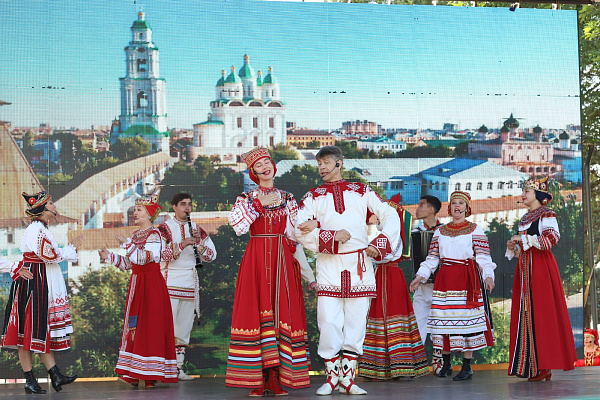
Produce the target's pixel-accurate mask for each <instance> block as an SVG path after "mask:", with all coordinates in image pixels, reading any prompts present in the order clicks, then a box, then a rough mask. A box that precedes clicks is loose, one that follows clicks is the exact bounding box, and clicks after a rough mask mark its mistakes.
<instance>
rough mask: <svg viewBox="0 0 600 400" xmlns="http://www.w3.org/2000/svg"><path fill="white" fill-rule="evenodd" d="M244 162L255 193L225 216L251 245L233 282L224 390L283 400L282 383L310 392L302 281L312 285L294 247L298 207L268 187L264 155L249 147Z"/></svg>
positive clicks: (271, 169) (269, 169)
mask: <svg viewBox="0 0 600 400" xmlns="http://www.w3.org/2000/svg"><path fill="white" fill-rule="evenodd" d="M243 159H244V161H245V162H246V164H247V165H248V168H249V171H250V178H251V179H252V180H253V181H254V182H256V183H258V185H259V186H258V187H257V188H256V189H254V190H251V191H249V192H245V193H242V194H241V195H240V196H238V198H237V200H236V202H235V205H234V206H233V209H232V211H231V213H230V215H229V223H230V224H231V226H232V227H233V229H234V230H235V232H236V234H237V235H238V236H239V235H243V234H245V233H247V232H250V241H249V242H248V247H247V248H246V252H245V254H244V257H243V258H242V262H241V264H240V268H239V272H238V278H237V283H236V291H235V298H234V303H233V317H232V322H231V343H230V346H229V357H228V361H227V373H226V380H225V384H226V385H227V386H232V387H244V388H249V389H252V391H251V392H250V396H251V397H260V396H263V395H273V394H274V395H277V396H285V395H287V392H286V391H285V390H283V389H282V387H281V384H283V385H285V386H288V387H290V388H304V387H308V386H310V381H309V377H308V370H309V354H308V336H307V333H306V315H305V310H304V297H303V294H302V286H301V281H300V276H301V275H302V276H303V277H304V278H305V279H306V280H307V281H308V282H310V283H311V286H309V287H311V289H312V288H313V287H314V286H315V285H316V284H315V283H314V281H315V279H314V275H313V273H312V270H311V269H310V267H309V266H308V264H307V263H306V258H305V257H304V251H303V249H302V247H300V246H299V245H297V244H296V242H294V241H293V233H294V225H295V223H296V218H297V213H298V205H297V203H296V200H295V199H294V197H293V195H292V194H291V193H288V192H284V191H282V190H279V189H277V188H275V187H274V186H273V178H274V176H275V173H276V171H277V169H276V167H275V164H274V163H273V160H272V159H271V157H270V155H269V152H268V150H267V149H266V148H261V147H258V148H255V149H254V150H252V151H250V152H248V153H246V154H244V155H243ZM296 258H297V259H298V260H297V259H296ZM299 260H300V262H299Z"/></svg>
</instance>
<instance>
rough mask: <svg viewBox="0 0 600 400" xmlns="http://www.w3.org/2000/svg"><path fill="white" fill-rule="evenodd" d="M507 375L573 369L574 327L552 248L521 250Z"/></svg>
mask: <svg viewBox="0 0 600 400" xmlns="http://www.w3.org/2000/svg"><path fill="white" fill-rule="evenodd" d="M509 349H510V353H509V355H510V360H509V361H510V362H509V371H508V373H509V375H518V376H521V377H531V376H535V375H537V373H538V371H539V370H541V369H563V370H565V371H568V370H571V369H573V368H574V367H573V364H574V362H575V361H576V360H577V355H576V353H575V341H574V339H573V329H572V328H571V321H570V319H569V312H568V310H567V304H566V301H565V294H564V291H563V286H562V281H561V279H560V274H559V271H558V265H557V264H556V259H555V258H554V255H553V254H552V252H551V251H542V250H538V249H530V250H527V251H526V252H524V253H522V254H521V256H520V257H519V261H518V263H517V269H516V272H515V279H514V282H513V294H512V309H511V320H510V347H509Z"/></svg>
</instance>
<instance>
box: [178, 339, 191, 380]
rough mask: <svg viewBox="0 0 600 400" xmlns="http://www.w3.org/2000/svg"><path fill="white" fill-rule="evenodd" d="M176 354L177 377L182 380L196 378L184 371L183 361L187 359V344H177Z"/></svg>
mask: <svg viewBox="0 0 600 400" xmlns="http://www.w3.org/2000/svg"><path fill="white" fill-rule="evenodd" d="M175 356H176V357H177V379H178V380H180V381H191V380H193V379H194V378H192V377H191V376H189V375H188V374H186V373H185V372H184V371H183V362H184V361H185V346H175Z"/></svg>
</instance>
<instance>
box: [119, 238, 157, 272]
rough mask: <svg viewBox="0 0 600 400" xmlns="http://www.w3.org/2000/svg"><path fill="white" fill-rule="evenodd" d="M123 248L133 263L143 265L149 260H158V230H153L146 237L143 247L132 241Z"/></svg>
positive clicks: (149, 261)
mask: <svg viewBox="0 0 600 400" xmlns="http://www.w3.org/2000/svg"><path fill="white" fill-rule="evenodd" d="M125 250H126V251H127V258H129V260H130V261H131V262H132V263H134V264H138V265H145V264H149V263H151V262H160V256H161V252H162V238H161V237H160V235H159V234H158V232H154V233H151V234H150V235H149V236H148V238H147V239H146V243H145V244H144V248H143V249H141V248H139V247H138V246H136V245H135V244H133V242H129V244H128V245H127V247H126V248H125Z"/></svg>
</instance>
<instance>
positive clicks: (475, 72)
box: [0, 0, 580, 129]
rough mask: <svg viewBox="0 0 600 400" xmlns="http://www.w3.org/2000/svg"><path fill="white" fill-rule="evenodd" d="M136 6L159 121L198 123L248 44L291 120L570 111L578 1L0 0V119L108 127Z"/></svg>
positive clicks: (551, 123)
mask: <svg viewBox="0 0 600 400" xmlns="http://www.w3.org/2000/svg"><path fill="white" fill-rule="evenodd" d="M140 7H142V8H143V10H144V12H145V13H146V21H147V22H148V23H149V25H150V26H151V28H152V30H153V41H154V43H155V44H156V45H157V46H158V48H159V50H160V74H161V77H163V78H165V79H166V82H167V112H168V121H169V127H170V128H191V127H192V124H194V123H197V122H201V121H204V120H205V119H206V115H207V113H208V112H210V107H209V102H210V101H211V100H213V99H214V97H215V89H214V88H215V84H216V82H217V80H218V79H219V78H220V76H221V70H222V69H226V70H227V73H229V69H230V67H231V65H235V67H236V69H238V70H239V68H240V67H241V66H242V65H243V55H244V54H246V53H247V54H248V55H249V56H250V63H251V65H252V66H253V68H254V69H255V71H257V70H259V69H260V70H262V72H263V76H264V75H266V73H267V68H268V67H269V66H272V67H273V70H274V74H275V76H276V77H277V79H278V80H279V83H280V86H281V97H282V99H283V100H284V102H285V103H286V104H287V120H288V121H296V122H297V124H298V125H299V126H305V127H310V128H315V129H335V128H339V127H340V126H341V122H342V121H346V120H355V119H361V120H363V119H367V120H371V121H376V122H378V123H380V124H381V125H382V126H383V127H384V128H401V127H402V128H423V129H425V128H432V129H441V128H442V124H443V123H444V122H452V123H457V124H459V126H460V127H461V128H477V127H479V126H480V125H481V124H485V125H487V126H488V127H490V128H496V127H499V126H500V124H501V122H502V121H503V119H505V118H506V117H508V115H509V114H510V113H511V112H512V113H514V115H515V116H516V117H518V118H521V125H522V126H524V127H531V126H535V125H536V124H540V125H541V126H542V127H544V128H564V127H565V125H567V124H578V123H579V120H580V119H579V72H578V68H579V66H578V65H579V64H578V49H577V43H578V40H577V15H576V12H575V11H566V10H565V11H561V10H537V9H518V10H517V11H516V12H510V11H508V9H506V8H472V7H441V6H438V7H434V6H393V5H391V6H390V5H372V4H343V3H342V4H340V3H298V2H293V3H288V2H279V1H277V2H273V1H250V0H245V1H242V0H238V1H235V0H227V1H224V0H202V1H192V2H180V1H175V0H169V1H165V0H152V1H150V0H128V1H125V0H88V1H80V0H61V1H41V0H38V1H35V0H30V1H22V0H0V65H1V69H0V99H2V100H5V101H9V102H11V103H13V104H12V105H11V106H7V107H2V110H1V114H0V119H2V120H8V121H11V122H12V123H13V126H36V125H38V124H39V123H50V124H51V125H52V126H62V127H71V126H74V127H80V128H87V127H89V126H91V125H92V124H95V125H108V124H110V122H111V121H112V119H113V118H115V117H117V116H118V115H119V114H120V88H119V78H120V77H124V76H125V51H124V47H125V46H126V45H127V44H128V43H129V41H130V40H131V30H130V27H131V25H132V23H133V21H134V20H136V19H137V12H138V11H139V10H140ZM47 86H52V87H59V88H63V87H64V89H43V87H47ZM334 91H335V92H338V93H330V92H334ZM341 91H345V92H346V93H339V92H341Z"/></svg>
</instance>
